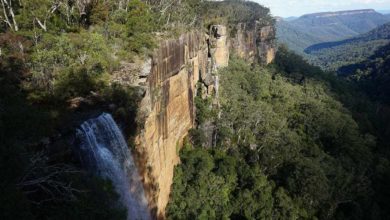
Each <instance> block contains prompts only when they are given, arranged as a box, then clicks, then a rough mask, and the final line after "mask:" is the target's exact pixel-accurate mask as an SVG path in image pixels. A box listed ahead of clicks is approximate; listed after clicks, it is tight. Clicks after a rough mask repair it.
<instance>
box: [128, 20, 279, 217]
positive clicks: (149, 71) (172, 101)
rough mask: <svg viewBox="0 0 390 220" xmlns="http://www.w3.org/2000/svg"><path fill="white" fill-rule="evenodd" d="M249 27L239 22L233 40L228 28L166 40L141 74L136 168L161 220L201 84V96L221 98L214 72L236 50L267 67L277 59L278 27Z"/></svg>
mask: <svg viewBox="0 0 390 220" xmlns="http://www.w3.org/2000/svg"><path fill="white" fill-rule="evenodd" d="M247 29H248V28H247V27H246V26H245V25H243V24H239V25H238V26H237V33H236V35H235V38H233V39H230V37H229V34H228V30H227V28H226V27H225V26H223V25H215V26H212V27H211V29H210V32H209V34H210V35H206V34H204V33H201V32H189V33H186V34H183V35H181V36H180V37H179V39H174V40H165V41H162V42H161V43H160V45H159V47H158V49H156V50H155V51H154V54H153V56H152V60H151V62H150V61H148V62H145V65H144V67H142V68H141V69H142V71H141V72H140V73H139V74H138V77H139V78H140V79H143V80H138V81H140V82H142V84H140V85H144V87H145V95H144V98H143V100H142V102H141V104H140V110H139V121H140V122H139V124H140V126H141V129H140V132H139V134H138V136H137V137H136V141H135V142H136V153H137V154H138V156H137V161H138V162H137V164H138V167H139V170H140V172H141V175H142V176H143V182H144V186H145V191H146V193H147V197H148V202H149V206H150V208H151V209H152V214H153V215H155V217H157V218H164V216H165V207H166V205H167V203H168V200H169V194H170V188H171V185H172V181H173V172H174V166H175V165H176V164H177V163H179V160H180V158H179V150H180V147H181V145H182V142H183V139H184V137H185V136H187V134H188V131H189V129H191V128H192V127H193V126H194V123H195V121H194V120H195V106H194V96H196V90H197V83H198V82H202V83H200V85H201V86H202V87H203V89H202V90H203V91H204V92H205V93H204V94H201V95H202V96H209V95H211V94H215V93H216V94H217V92H218V91H216V90H217V88H218V76H216V75H215V74H213V73H215V71H216V70H217V69H218V68H220V67H225V66H227V65H228V62H229V56H230V52H229V51H231V50H232V51H234V52H235V53H237V54H238V55H239V56H240V57H242V58H245V59H247V60H251V61H252V62H260V63H266V64H268V63H270V62H271V61H272V60H273V58H274V53H275V49H274V48H275V46H274V36H275V33H274V32H275V30H274V29H273V27H271V26H267V27H262V28H257V27H256V28H255V29H253V30H247ZM145 79H146V82H145ZM135 81H136V80H135ZM145 85H146V86H145Z"/></svg>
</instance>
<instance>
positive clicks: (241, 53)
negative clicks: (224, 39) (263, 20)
mask: <svg viewBox="0 0 390 220" xmlns="http://www.w3.org/2000/svg"><path fill="white" fill-rule="evenodd" d="M234 32H235V33H233V35H234V36H235V37H234V38H232V39H231V40H232V44H231V50H232V51H233V52H234V53H235V54H236V55H237V56H238V57H240V58H243V59H246V60H248V61H250V62H258V63H261V64H269V63H271V62H272V61H273V59H274V58H275V53H276V42H275V36H276V30H275V28H274V27H273V26H270V25H268V26H260V25H259V24H255V25H254V27H248V26H247V25H246V24H242V23H240V24H238V25H237V26H236V28H235V30H234Z"/></svg>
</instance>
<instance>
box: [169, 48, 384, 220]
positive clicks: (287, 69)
mask: <svg viewBox="0 0 390 220" xmlns="http://www.w3.org/2000/svg"><path fill="white" fill-rule="evenodd" d="M220 76H221V78H222V79H221V97H220V104H221V107H220V109H219V111H220V115H219V116H220V117H218V114H214V115H213V114H211V115H210V114H208V113H207V112H206V113H205V114H202V113H198V116H199V115H201V116H202V117H205V116H207V115H210V117H214V118H209V119H208V120H209V121H210V120H212V121H214V124H215V132H216V134H214V135H215V137H216V145H215V146H205V145H204V143H202V140H204V139H199V137H200V136H202V135H199V133H202V132H204V131H203V130H202V129H201V128H202V126H199V129H198V130H197V132H192V134H197V135H196V136H190V139H189V142H188V144H187V145H186V146H185V148H184V149H183V151H182V152H181V159H182V164H181V165H179V166H178V167H177V168H176V170H175V179H174V185H173V191H172V194H171V201H170V204H169V206H168V210H167V211H168V217H169V218H170V219H186V218H197V219H201V218H202V217H204V216H212V217H213V218H218V219H221V218H232V219H316V218H319V219H329V218H331V219H380V218H381V217H384V216H386V213H387V211H386V210H387V209H386V207H387V205H386V204H385V203H383V202H384V201H388V198H387V197H386V196H381V197H380V198H377V197H375V196H373V195H375V194H378V193H379V194H380V193H381V192H383V191H382V190H383V188H377V186H378V185H382V186H383V184H386V181H387V180H385V178H384V177H383V176H382V175H383V172H388V171H385V170H388V168H386V167H387V165H386V164H388V163H389V161H388V160H387V159H385V157H383V155H380V154H377V152H376V149H377V148H378V147H380V144H378V143H377V142H376V137H375V136H374V135H376V133H375V132H376V130H375V128H373V127H375V124H374V123H373V122H370V121H367V120H365V119H366V118H368V117H371V116H370V114H371V113H370V112H362V111H361V110H362V109H359V107H360V105H362V104H363V102H369V101H367V100H358V99H365V98H364V96H363V97H355V98H354V97H353V95H354V94H355V95H356V94H359V93H354V91H355V89H356V87H355V86H353V85H350V83H348V82H344V81H343V80H341V79H337V78H336V76H330V75H328V74H326V73H323V72H322V71H321V70H320V69H319V68H316V67H313V66H310V65H309V64H307V63H306V62H305V61H304V60H303V59H302V58H301V57H299V56H297V55H295V54H293V53H291V52H289V51H287V50H286V49H284V48H281V49H280V50H279V52H278V55H277V58H276V61H275V63H274V64H273V65H271V66H270V67H264V68H263V67H258V66H256V67H251V66H248V65H247V64H245V63H244V61H242V60H236V59H234V60H232V61H231V62H230V65H229V67H228V68H226V69H224V70H222V71H221V72H220ZM356 91H358V90H356ZM336 92H337V93H336ZM343 92H346V93H347V94H342V93H343ZM338 93H340V94H341V95H338ZM351 98H352V99H355V101H351V100H349V99H351ZM343 102H345V104H344V103H343ZM205 104H207V103H205ZM346 107H347V108H346ZM367 108H368V107H367ZM203 109H206V110H207V108H204V107H203V108H201V109H200V111H204V110H203ZM368 110H371V109H369V108H368V109H365V110H364V111H368ZM357 111H360V112H359V114H367V115H365V116H361V117H358V114H357ZM215 115H216V116H215ZM355 116H356V117H355ZM202 121H205V119H204V118H203V119H202V120H201V121H200V122H202ZM359 126H360V127H359ZM207 135H208V134H207V133H204V134H203V136H207ZM378 159H379V161H380V162H376V161H378ZM378 178H379V180H378Z"/></svg>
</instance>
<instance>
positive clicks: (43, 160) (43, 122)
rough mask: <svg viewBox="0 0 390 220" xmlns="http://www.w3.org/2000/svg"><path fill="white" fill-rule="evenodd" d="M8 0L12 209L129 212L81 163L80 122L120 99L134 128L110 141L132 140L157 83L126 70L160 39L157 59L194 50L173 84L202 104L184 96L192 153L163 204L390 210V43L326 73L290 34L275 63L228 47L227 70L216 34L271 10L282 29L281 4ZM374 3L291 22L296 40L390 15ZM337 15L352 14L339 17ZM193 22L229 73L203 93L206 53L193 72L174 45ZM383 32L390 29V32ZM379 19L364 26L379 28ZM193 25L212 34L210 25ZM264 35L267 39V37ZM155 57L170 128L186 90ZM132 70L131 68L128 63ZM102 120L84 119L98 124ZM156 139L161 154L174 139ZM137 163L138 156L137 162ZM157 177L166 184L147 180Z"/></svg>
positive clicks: (344, 212) (373, 215) (0, 211)
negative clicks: (136, 81) (138, 81)
mask: <svg viewBox="0 0 390 220" xmlns="http://www.w3.org/2000/svg"><path fill="white" fill-rule="evenodd" d="M0 7H1V9H2V10H1V12H0V20H1V21H2V22H1V24H0V176H1V178H0V194H1V197H0V207H1V208H0V219H4V220H8V219H64V220H68V219H132V216H127V214H126V213H128V212H126V208H125V207H124V206H123V204H122V205H121V203H120V202H119V198H120V196H121V195H119V194H118V191H117V190H115V186H114V183H113V181H110V180H108V179H103V178H100V177H98V176H96V175H92V174H91V173H90V172H87V170H86V169H85V167H83V164H82V161H81V160H82V159H81V158H79V157H78V155H76V154H75V153H74V151H75V149H74V148H77V147H79V145H78V144H80V143H77V141H78V140H77V139H76V137H75V134H74V133H75V131H76V129H77V128H79V127H80V125H81V124H82V123H83V122H85V121H87V120H89V119H91V117H92V118H93V117H95V116H97V115H100V114H101V113H102V112H107V113H110V114H111V115H112V116H113V118H114V119H115V121H116V122H118V123H117V124H118V127H117V128H116V130H117V132H118V133H121V132H123V136H125V137H126V140H123V141H122V142H123V143H124V144H123V143H116V142H115V140H114V141H113V140H105V141H107V142H112V145H114V146H115V145H121V146H122V147H123V146H128V147H129V149H130V150H131V151H132V152H134V151H135V148H136V146H135V145H136V144H135V142H136V141H135V139H136V138H135V136H136V133H137V132H139V130H140V129H142V128H140V126H144V125H145V121H143V120H144V118H143V117H141V116H142V115H141V116H139V115H138V113H139V112H140V111H139V108H140V102H141V101H140V100H141V99H142V98H143V96H145V93H146V92H145V87H146V86H147V85H145V84H153V83H154V82H149V81H143V83H144V84H142V86H134V85H133V84H131V83H129V81H131V80H132V78H131V77H132V74H134V72H136V74H144V69H143V68H139V67H138V66H136V65H138V64H139V63H142V62H144V61H145V60H149V64H150V66H151V65H153V64H154V62H156V60H152V59H151V58H150V57H151V54H153V52H155V51H156V50H157V47H158V45H159V43H160V42H164V44H166V47H164V48H163V50H161V51H162V52H161V53H162V54H163V55H167V57H168V55H169V56H170V55H172V54H173V55H172V56H170V57H168V58H167V57H164V59H162V62H161V63H162V64H161V65H160V66H158V68H161V69H162V70H161V71H163V70H167V69H170V68H171V69H175V68H176V67H177V65H176V64H177V63H175V62H183V63H181V64H183V65H182V66H183V69H184V70H185V71H188V76H187V75H186V77H187V78H184V79H185V80H181V79H180V80H176V82H175V83H176V84H178V86H177V87H179V88H178V90H180V89H183V88H184V90H185V91H184V92H185V94H186V95H187V96H188V97H189V98H188V100H187V99H186V100H185V102H186V104H188V106H191V108H186V109H185V110H186V111H188V112H189V114H188V117H191V120H192V121H190V124H191V126H193V124H196V125H194V126H195V128H194V129H192V130H191V131H190V135H189V136H188V137H186V140H185V141H184V144H183V145H184V146H183V148H181V140H179V141H177V142H174V144H173V145H174V146H173V147H174V148H172V149H173V151H175V152H176V154H178V153H179V152H180V158H179V159H180V162H181V163H180V164H179V165H178V166H177V167H176V168H175V173H174V184H173V186H172V188H171V189H172V190H171V195H170V200H169V205H168V207H167V210H166V218H168V219H267V220H268V219H280V220H284V219H340V220H341V219H343V220H344V219H375V220H376V219H387V218H388V216H390V190H389V187H388V186H389V185H390V160H389V156H390V152H389V150H388V149H389V143H390V140H389V137H390V126H389V124H390V118H389V114H390V113H389V102H390V100H389V95H390V94H389V92H390V91H389V83H390V82H389V80H390V76H389V71H388V70H389V68H390V63H389V62H390V54H389V51H390V49H389V46H388V45H387V46H386V47H383V48H381V49H380V50H378V51H377V53H376V54H375V55H374V56H372V57H371V58H370V59H369V60H366V61H364V62H361V63H358V64H356V65H352V66H346V67H343V68H342V69H341V70H340V71H341V72H343V73H345V75H344V76H345V77H346V78H341V77H340V78H339V77H337V76H336V74H329V73H325V72H323V71H322V70H321V68H320V67H316V66H312V65H310V64H308V62H306V61H305V60H304V59H303V58H302V57H300V56H298V55H296V54H295V53H293V52H291V51H289V50H288V49H287V48H285V47H283V46H282V47H280V48H279V51H278V53H277V55H276V59H275V60H274V62H273V63H271V64H269V65H268V66H261V65H259V64H257V63H255V62H254V63H250V62H249V61H248V60H242V59H240V58H237V57H236V56H235V54H231V60H230V64H229V66H228V67H226V68H222V69H217V68H213V66H212V61H211V59H212V58H211V54H210V53H209V50H210V48H211V47H213V46H215V47H218V46H220V45H209V44H208V43H210V39H211V38H212V37H214V38H222V37H225V38H227V36H230V35H234V34H235V32H236V31H238V30H237V24H238V23H240V25H241V24H244V25H246V26H247V27H250V26H251V25H252V26H254V27H253V28H254V29H256V28H255V27H257V26H256V25H262V26H260V27H263V26H265V25H266V26H267V27H268V30H269V31H268V34H269V33H270V32H272V31H273V30H272V29H273V28H274V27H273V25H274V23H275V20H274V18H273V17H271V15H270V11H269V9H268V8H265V7H262V6H260V5H258V4H257V3H253V2H249V1H241V0H228V1H224V2H214V1H210V2H209V1H203V0H180V1H177V0H145V1H142V0H0ZM367 13H368V14H367ZM367 13H366V14H365V13H362V14H358V15H356V16H354V18H353V19H352V20H351V19H349V18H348V19H347V18H340V16H338V15H337V16H332V17H331V18H327V19H325V20H322V19H321V22H320V23H322V22H325V23H327V24H325V26H321V27H309V28H311V29H310V30H309V31H307V30H306V31H305V30H303V29H302V28H303V26H305V25H306V24H307V23H306V22H315V18H313V16H321V15H310V16H305V17H302V18H300V19H297V20H298V21H296V20H294V21H291V22H296V25H297V26H296V27H299V28H301V29H300V30H299V32H296V34H295V35H294V37H292V38H289V41H290V42H293V41H295V40H296V39H298V40H303V41H305V42H303V43H297V44H296V47H295V48H294V49H302V51H303V49H304V48H306V47H307V46H309V45H307V46H305V45H306V44H307V43H306V41H307V42H310V45H311V44H313V43H319V42H323V41H328V40H330V39H333V40H334V38H341V37H346V36H353V35H356V34H358V33H360V31H364V30H365V29H368V28H371V27H372V26H373V25H374V26H375V25H378V24H380V23H382V22H384V21H385V20H384V19H383V17H382V16H380V15H378V14H377V13H375V12H372V11H371V12H367ZM363 20H367V22H362V21H363ZM335 21H337V22H341V25H337V26H332V25H329V23H328V22H330V23H332V22H335ZM214 24H217V25H221V26H222V25H224V26H226V30H225V29H224V30H225V31H226V33H224V34H226V35H223V36H222V35H220V32H218V31H216V32H214V31H213V30H211V29H212V28H211V27H213V26H212V25H214ZM289 25H290V24H289ZM359 25H362V26H359ZM286 28H289V27H286ZM319 29H321V31H319ZM194 30H196V31H199V35H200V36H203V37H204V38H205V39H206V36H208V37H209V38H207V40H204V41H205V42H203V44H202V46H204V48H201V49H204V51H206V52H205V54H204V58H205V62H203V64H202V65H204V66H208V67H210V68H211V69H212V70H211V71H210V72H211V73H209V74H210V75H212V77H214V78H213V79H218V80H216V81H215V83H214V82H212V83H209V84H210V85H209V86H210V88H211V87H212V86H213V87H214V90H212V89H210V91H211V92H210V94H212V95H210V96H207V95H205V96H204V94H208V93H209V91H205V90H204V89H205V86H204V85H199V84H202V83H204V82H200V81H199V84H198V86H197V88H198V89H199V91H196V92H195V91H192V90H191V91H188V89H186V87H184V86H182V84H191V86H195V85H196V83H193V81H191V79H190V77H194V78H195V77H197V78H202V77H203V76H202V73H203V75H204V74H206V73H205V72H202V71H203V70H199V69H200V68H199V66H201V64H199V62H197V61H199V60H201V59H198V60H197V61H196V60H195V59H193V60H191V62H193V63H191V64H193V66H196V68H198V71H199V72H196V71H192V70H190V68H189V67H188V66H189V65H187V64H188V63H186V62H184V61H182V60H181V57H180V56H179V55H178V54H176V53H175V50H174V49H172V48H170V47H169V46H171V45H175V41H173V40H171V41H169V39H178V40H177V41H178V42H179V43H178V44H180V43H181V42H183V41H184V40H183V38H180V37H178V36H183V35H181V34H183V33H188V32H191V31H194ZM291 30H292V29H291ZM291 30H290V29H289V30H288V32H290V31H291ZM335 30H338V31H339V33H335V32H336V31H335ZM386 30H387V29H386ZM241 31H242V30H241ZM191 33H192V32H191ZM313 33H315V34H320V35H323V36H319V35H313ZM383 33H387V32H383ZM251 34H253V35H249V36H246V35H245V33H242V36H245V37H248V39H249V40H248V41H250V42H249V43H248V42H245V43H248V44H245V45H250V46H253V47H254V48H255V50H257V49H259V48H257V47H255V46H254V45H251V44H252V42H254V43H257V42H256V40H257V39H260V40H261V38H262V37H263V38H266V37H265V36H257V37H258V38H251V36H252V37H253V36H254V35H255V34H258V35H267V33H266V32H261V31H260V32H251ZM302 34H304V35H305V36H304V37H301V36H303V35H302ZM371 34H372V35H374V34H375V36H381V37H382V32H380V31H376V32H372V33H371ZM371 34H368V35H364V36H366V37H367V39H370V40H371V38H370V36H372V35H371ZM269 35H270V34H269ZM188 36H190V37H193V36H195V37H194V38H196V39H192V40H193V41H196V40H199V39H198V38H197V37H196V36H198V35H188ZM210 36H211V37H210ZM272 36H273V35H272ZM190 37H189V38H190ZM201 39H203V38H201ZM245 39H247V38H245ZM163 40H165V41H163ZM273 40H274V39H272V40H270V41H272V42H273ZM374 40H376V38H375V39H374ZM381 40H382V38H381ZM226 42H228V41H226ZM375 42H376V41H375ZM225 44H226V45H223V46H226V47H228V46H230V45H229V43H225ZM182 45H184V44H182ZM163 46H165V45H163ZM176 46H177V45H176ZM192 46H193V45H192V44H190V43H189V44H186V45H184V46H182V47H180V45H179V46H178V48H179V51H180V53H182V54H183V56H184V55H188V57H190V56H191V58H194V56H196V55H195V54H191V55H189V53H190V52H191V51H192V50H191V49H193V48H189V47H192ZM262 46H263V47H260V50H261V49H264V48H266V47H265V45H262ZM367 47H368V46H367ZM369 47H372V46H371V45H369ZM211 49H215V48H211ZM272 49H274V48H272ZM192 52H193V51H192ZM262 52H264V51H262ZM265 52H267V51H265ZM272 52H274V50H272ZM194 53H195V52H194ZM271 55H272V58H273V55H274V54H271ZM198 56H201V55H199V54H198ZM165 58H166V59H165ZM167 59H171V60H170V62H167ZM145 63H147V62H145ZM171 64H172V65H171ZM134 66H136V67H137V68H135V67H134ZM142 67H144V66H142ZM158 68H157V71H156V72H157V73H156V78H158V80H161V81H162V83H161V84H162V85H163V87H164V88H161V87H162V86H161V85H160V84H158V85H157V83H156V85H157V86H156V90H155V91H151V93H152V95H151V97H153V98H156V99H160V101H161V102H158V101H156V100H155V99H148V100H146V102H148V103H152V102H153V103H154V104H155V105H156V106H157V107H158V108H157V109H158V111H157V112H156V113H155V115H156V118H157V120H160V121H162V124H163V125H164V126H166V127H168V126H170V125H168V123H167V119H166V117H165V118H164V114H166V112H167V109H166V108H165V107H164V106H162V105H161V103H162V104H166V103H167V102H169V101H170V100H174V98H176V97H169V91H170V90H174V88H173V83H172V85H171V84H170V83H169V82H168V83H167V81H168V80H166V78H164V77H166V76H162V75H161V74H159V73H161V72H158V71H160V69H158ZM179 68H180V67H179ZM145 69H148V68H145ZM149 69H151V67H149ZM194 69H195V68H194ZM217 70H218V71H217ZM179 71H180V70H179ZM146 72H147V70H146ZM122 73H124V74H123V75H125V77H122V78H121V77H116V76H117V75H120V74H122ZM147 74H150V73H149V72H147V73H145V75H142V80H145V78H146V77H147ZM169 74H172V75H173V76H172V77H175V76H177V75H178V73H176V72H174V73H169ZM175 74H177V75H175ZM185 74H187V72H185ZM185 74H183V75H185ZM207 74H208V73H207ZM167 75H168V74H167ZM219 79H220V80H219ZM126 80H127V81H126ZM210 81H212V80H210ZM171 86H172V87H171ZM215 87H216V88H215ZM207 89H208V88H207ZM218 89H219V90H218ZM167 91H168V94H164V92H167ZM180 95H181V94H179V96H180ZM195 95H198V96H196V97H195ZM174 104H177V106H180V104H181V103H174ZM177 106H176V105H174V107H177ZM171 109H173V111H176V108H171ZM195 109H196V111H194V110H195ZM145 111H146V112H147V111H151V110H150V109H146V110H145ZM142 113H144V112H142ZM166 115H167V114H166ZM166 115H165V116H166ZM171 120H173V121H174V120H180V116H178V117H177V118H175V117H173V118H172V119H171ZM193 121H195V122H196V123H193ZM112 124H113V123H110V126H111V125H112ZM115 126H116V125H115ZM164 126H160V127H158V126H156V127H153V129H154V130H153V131H152V132H151V133H152V134H151V135H150V137H151V138H152V136H154V135H155V134H157V133H159V132H160V130H161V133H162V135H161V136H159V137H156V139H157V141H158V142H160V141H161V140H163V139H165V138H166V134H164V131H165V130H167V128H166V127H164ZM90 127H92V128H91V129H90V130H88V129H85V133H88V132H91V130H94V129H99V128H96V127H93V126H90ZM177 130H178V129H177ZM104 131H106V130H104ZM186 132H187V130H186ZM106 133H110V132H106ZM174 133H176V132H174ZM112 136H114V134H107V137H112ZM99 138H101V139H104V138H106V136H105V137H99ZM180 138H183V137H180ZM122 139H123V138H122ZM141 141H144V142H145V140H144V139H141ZM125 142H127V143H125ZM95 144H97V143H95ZM126 144H127V145H126ZM166 147H169V146H165V145H158V147H156V148H159V149H157V150H160V149H164V148H166ZM156 152H157V153H156V155H158V157H160V155H159V153H161V152H162V151H156ZM105 153H106V152H102V154H103V155H105V156H107V155H108V156H107V158H108V159H110V158H109V156H110V154H105ZM141 153H144V152H141ZM134 155H135V154H134ZM135 156H140V155H135ZM141 156H143V155H141ZM107 158H105V159H107ZM179 159H178V160H177V161H179ZM91 160H92V159H91ZM127 162H128V161H126V160H123V161H121V163H123V164H126V165H129V164H127ZM138 162H139V163H142V162H145V161H138ZM169 162H171V161H169ZM134 164H135V163H134V162H133V163H132V164H130V165H131V166H133V167H134V166H137V165H138V164H136V165H134ZM111 165H113V167H120V165H117V164H111ZM130 165H129V166H130ZM172 166H173V165H172ZM140 167H141V168H142V169H144V170H146V172H147V171H148V170H150V169H151V165H150V164H147V163H145V164H142V166H140ZM118 169H119V168H118ZM133 170H136V169H133ZM110 171H112V170H110ZM116 171H117V170H114V171H112V172H116ZM98 172H99V171H98ZM157 172H159V170H158V171H157ZM171 174H172V173H171ZM161 175H162V176H163V175H165V173H162V174H161ZM123 181H126V180H123ZM123 181H122V182H123ZM139 181H141V180H139ZM143 181H144V180H143ZM166 182H169V181H166ZM140 185H142V184H140ZM167 185H168V184H167ZM144 186H145V190H150V191H153V192H158V191H159V188H158V186H156V185H153V184H151V183H149V182H147V183H145V184H144ZM169 186H170V184H169V185H168V188H169ZM141 188H142V187H141ZM126 189H127V188H126ZM129 191H130V190H129ZM167 192H168V193H167V197H168V194H169V191H167ZM167 199H168V198H167ZM142 202H143V201H142ZM153 202H155V201H153ZM147 205H148V204H145V206H147ZM149 205H150V204H149ZM148 208H150V209H151V213H152V218H157V217H160V218H163V219H164V217H165V216H163V215H161V216H157V214H156V213H154V212H156V210H155V209H156V207H148ZM155 214H156V215H155ZM146 216H148V215H146Z"/></svg>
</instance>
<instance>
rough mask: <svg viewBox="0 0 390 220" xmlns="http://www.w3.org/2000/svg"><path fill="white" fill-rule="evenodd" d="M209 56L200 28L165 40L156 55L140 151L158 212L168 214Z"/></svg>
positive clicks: (143, 107)
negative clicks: (174, 173)
mask: <svg viewBox="0 0 390 220" xmlns="http://www.w3.org/2000/svg"><path fill="white" fill-rule="evenodd" d="M207 59H208V49H207V44H206V39H205V36H204V34H201V33H198V32H190V33H188V34H184V35H182V36H181V37H180V38H179V39H178V40H167V41H164V42H162V43H161V44H160V47H159V49H157V50H156V51H155V53H154V55H153V58H152V63H151V72H150V75H149V76H148V88H147V90H146V95H145V97H144V99H143V101H142V103H141V106H140V109H141V110H140V113H141V115H143V117H144V127H143V129H142V131H141V133H140V134H139V135H138V137H137V139H136V144H137V147H136V150H137V151H138V153H139V155H140V160H141V162H140V164H139V165H140V166H141V167H143V175H144V185H145V186H146V187H147V189H146V191H147V192H148V199H149V204H150V205H151V208H152V209H153V208H154V209H155V212H156V214H157V215H158V216H164V210H165V207H166V205H167V203H168V199H169V193H170V187H171V184H172V179H173V171H174V166H175V165H176V164H177V163H178V162H179V154H178V152H179V148H180V146H181V145H182V141H183V139H184V137H185V136H186V135H187V134H188V130H189V129H191V128H192V127H193V125H194V111H195V108H194V103H193V99H194V95H195V93H196V88H195V87H196V84H197V82H198V81H199V79H200V76H201V75H204V76H205V77H207V74H206V73H207V71H206V69H207V63H208V61H207Z"/></svg>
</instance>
